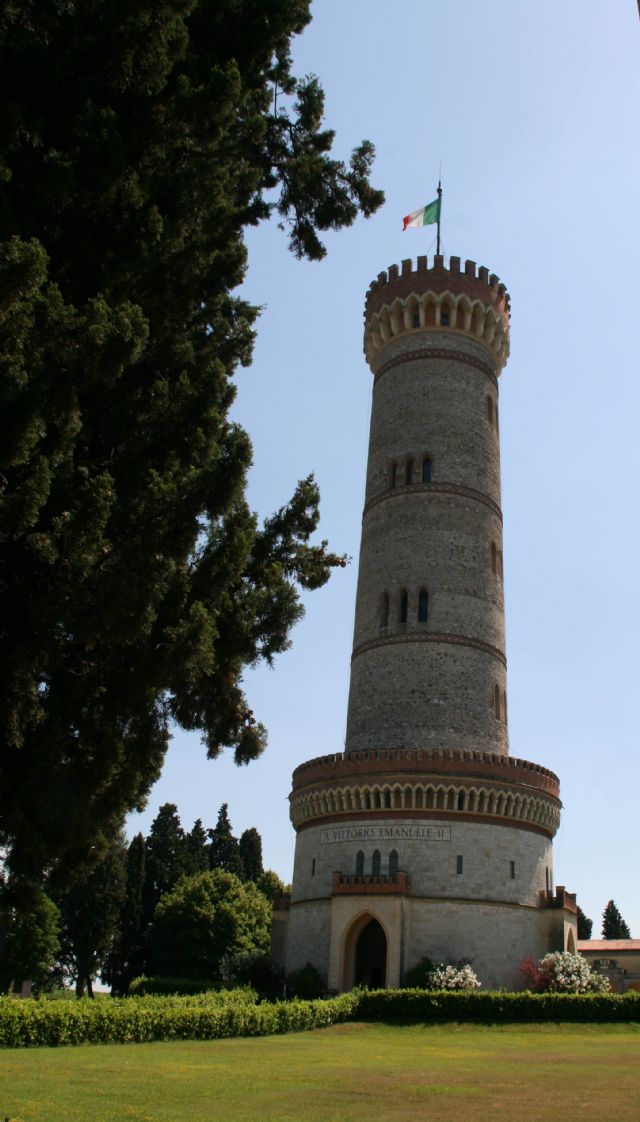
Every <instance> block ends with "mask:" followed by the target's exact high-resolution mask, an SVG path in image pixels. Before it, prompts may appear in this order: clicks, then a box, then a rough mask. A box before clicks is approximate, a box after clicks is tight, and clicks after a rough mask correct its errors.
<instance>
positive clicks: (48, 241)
mask: <svg viewBox="0 0 640 1122" xmlns="http://www.w3.org/2000/svg"><path fill="white" fill-rule="evenodd" d="M309 18H310V15H309V0H260V3H259V4H256V3H255V0H165V2H163V3H162V4H157V3H155V4H154V3H152V4H149V3H147V2H146V0H129V2H128V3H127V4H126V5H124V6H123V5H117V4H115V5H114V4H108V3H106V0H88V2H86V3H83V4H79V3H77V0H50V2H49V3H46V4H33V3H25V4H8V5H5V6H4V8H3V11H2V15H1V16H0V51H1V52H2V67H1V68H0V239H1V240H0V449H1V453H0V484H1V485H2V489H3V492H2V501H1V505H0V650H1V654H2V660H3V661H2V685H3V689H2V697H1V699H0V749H1V750H0V761H1V765H0V843H1V844H2V845H3V846H4V847H5V848H6V851H7V862H8V866H7V867H8V869H9V872H10V878H11V888H12V890H13V891H14V893H15V894H16V899H19V895H18V893H19V892H20V891H21V892H23V893H27V890H28V888H29V885H31V884H33V883H38V882H41V880H42V878H43V875H44V872H45V870H46V871H47V872H48V873H49V875H50V879H51V883H52V884H53V885H54V886H57V888H58V889H64V888H66V887H67V885H68V884H69V883H70V879H71V878H72V877H73V876H74V875H78V874H79V873H80V872H81V871H82V869H83V867H86V866H87V865H89V864H91V863H92V862H94V861H95V860H97V859H99V858H100V857H101V856H102V855H104V853H105V852H106V849H107V847H108V844H109V839H110V838H111V837H113V835H114V833H115V832H116V830H117V829H118V828H119V827H120V825H121V823H122V820H123V816H124V814H125V812H126V811H127V810H130V809H132V808H134V807H140V806H141V805H142V804H143V802H144V798H145V796H146V794H147V792H148V790H149V788H150V786H151V784H152V783H153V782H154V780H155V779H156V778H157V777H158V774H159V772H160V768H161V765H162V761H163V758H164V754H165V751H166V747H167V742H168V738H169V729H170V723H171V721H175V722H177V723H178V724H179V725H180V726H181V727H183V728H185V729H192V730H198V731H199V732H200V733H201V735H202V738H203V740H204V742H205V744H206V749H207V752H208V755H209V756H210V757H212V758H213V757H215V756H217V755H218V754H219V752H220V751H221V750H222V749H223V748H225V747H226V746H228V747H230V748H231V749H232V750H233V752H234V754H235V759H236V761H237V762H238V763H240V764H244V763H247V762H249V761H250V760H252V759H254V758H255V757H256V756H258V755H259V754H260V752H261V751H262V750H263V748H264V745H265V742H266V730H265V729H264V727H263V726H262V725H261V723H260V722H259V720H258V719H257V718H256V717H254V715H253V713H252V712H251V710H250V708H249V706H248V704H247V701H246V699H245V697H244V695H243V692H242V686H241V675H242V671H243V668H244V667H245V666H247V665H249V664H254V663H255V662H256V661H258V660H260V659H265V660H267V661H268V662H271V661H272V660H273V658H274V656H275V655H277V654H278V653H279V652H281V651H284V650H286V648H287V646H288V645H289V633H290V630H291V627H292V625H293V624H294V623H295V622H296V620H297V619H299V617H300V615H301V612H302V608H301V604H300V600H299V595H298V591H299V588H300V587H303V588H317V587H318V586H320V585H322V584H323V583H324V582H325V581H326V580H327V578H328V576H329V574H330V571H331V569H332V567H333V566H335V565H339V564H343V563H344V560H343V559H342V558H340V557H338V556H336V555H335V554H333V553H330V552H328V550H327V548H326V543H321V544H311V542H310V537H311V535H312V534H313V532H314V530H315V529H316V526H317V523H318V489H317V487H316V485H315V483H314V481H313V479H312V478H311V477H309V478H307V479H305V480H304V481H302V482H301V483H300V484H299V486H298V488H297V489H296V491H295V493H294V495H293V496H292V498H291V499H290V501H289V502H287V503H285V504H284V505H283V506H282V507H281V508H280V509H279V510H278V511H277V512H276V514H275V515H274V516H273V517H272V518H269V519H267V521H266V522H265V523H264V525H262V526H260V525H258V522H257V520H256V518H255V516H254V515H253V514H252V512H251V511H250V510H249V508H248V506H247V503H246V501H245V481H246V472H247V468H248V466H249V464H250V462H251V446H250V442H249V439H248V437H247V434H246V433H245V432H243V431H242V429H241V428H239V427H238V426H237V425H236V424H233V423H232V422H231V421H230V420H229V416H228V412H229V407H230V405H231V403H232V401H233V397H234V388H233V384H232V381H231V378H232V376H233V375H234V373H235V372H236V370H237V368H238V366H239V365H241V364H247V363H249V362H250V360H251V351H252V344H253V337H254V324H255V319H256V315H257V309H256V308H255V307H252V306H250V305H249V304H247V303H246V302H245V301H243V300H242V299H240V298H238V297H236V296H233V295H232V292H233V290H234V289H235V288H236V287H237V285H238V284H239V283H240V282H241V281H242V279H243V277H244V274H245V269H246V252H245V247H244V243H243V231H244V229H245V228H246V227H247V226H251V225H255V224H257V223H258V222H260V221H262V220H264V219H266V218H268V217H269V215H270V214H271V213H275V214H276V215H277V217H278V218H279V220H280V221H281V223H282V225H283V226H284V227H285V228H286V230H287V231H288V236H289V242H290V245H291V248H292V250H293V252H294V253H295V254H297V255H298V256H306V257H309V258H312V259H318V258H321V257H322V256H323V254H324V248H323V246H322V244H321V241H320V239H319V233H321V232H322V231H325V230H334V229H338V228H340V227H344V226H348V225H350V224H351V223H352V222H353V221H354V219H355V217H356V215H357V214H358V213H359V212H361V213H363V214H364V215H369V214H371V213H372V212H373V211H374V210H376V208H377V207H378V206H379V205H380V203H381V201H382V195H381V194H380V193H379V192H377V191H375V190H374V189H373V188H372V187H371V186H370V184H369V179H368V176H369V171H370V166H371V160H372V155H373V152H372V148H371V146H370V145H369V144H368V143H363V144H361V145H360V146H359V147H358V148H357V149H356V150H355V151H354V152H353V154H352V156H351V160H350V162H349V163H348V164H345V163H342V162H341V161H339V160H336V159H334V158H333V157H332V155H331V147H332V143H333V139H334V137H333V133H332V132H331V131H330V130H326V129H323V128H322V115H323V94H322V90H321V88H320V86H319V84H318V82H317V80H316V79H315V78H311V79H307V80H304V81H301V82H298V81H297V80H296V79H295V77H294V76H293V75H292V74H291V69H290V56H289V46H290V40H291V37H292V36H293V35H295V34H298V33H299V32H301V31H302V30H303V28H304V27H305V26H306V24H307V23H308V21H309ZM274 90H277V92H278V101H277V111H275V109H274V101H275V99H274Z"/></svg>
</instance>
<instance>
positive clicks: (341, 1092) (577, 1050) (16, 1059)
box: [0, 1024, 640, 1122]
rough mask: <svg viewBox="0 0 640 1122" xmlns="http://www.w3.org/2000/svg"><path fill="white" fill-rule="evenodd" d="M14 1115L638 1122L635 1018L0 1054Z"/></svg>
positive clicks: (186, 1120) (82, 1121) (2, 1109)
mask: <svg viewBox="0 0 640 1122" xmlns="http://www.w3.org/2000/svg"><path fill="white" fill-rule="evenodd" d="M0 1079H1V1083H0V1119H2V1120H4V1119H5V1118H6V1117H8V1118H10V1119H11V1120H12V1122H14V1120H19V1122H57V1120H58V1119H64V1122H123V1120H127V1122H165V1120H166V1122H169V1119H170V1120H171V1122H217V1120H220V1122H365V1120H366V1122H371V1119H372V1118H374V1119H376V1122H408V1120H411V1122H445V1120H446V1122H487V1119H490V1118H496V1119H500V1120H501V1122H556V1120H557V1119H558V1117H572V1118H579V1119H580V1122H604V1120H605V1119H611V1120H612V1122H638V1119H639V1118H640V1025H548V1024H546V1025H517V1026H507V1027H495V1026H494V1027H484V1026H479V1025H436V1026H431V1027H425V1026H422V1025H419V1026H417V1025H410V1026H391V1025H370V1024H345V1025H336V1026H334V1027H333V1028H329V1029H319V1030H316V1031H313V1032H306V1033H296V1034H291V1035H288V1036H270V1037H263V1038H259V1039H247V1038H243V1039H237V1038H236V1039H233V1040H216V1041H191V1042H190V1041H185V1042H180V1043H175V1044H173V1043H161V1044H133V1045H94V1046H89V1045H85V1046H82V1047H79V1048H60V1049H55V1048H38V1049H33V1050H28V1049H20V1050H16V1051H4V1052H2V1053H0Z"/></svg>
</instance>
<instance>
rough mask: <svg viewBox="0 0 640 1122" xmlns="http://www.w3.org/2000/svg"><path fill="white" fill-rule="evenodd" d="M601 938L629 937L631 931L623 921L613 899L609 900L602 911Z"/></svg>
mask: <svg viewBox="0 0 640 1122" xmlns="http://www.w3.org/2000/svg"><path fill="white" fill-rule="evenodd" d="M602 938H603V939H630V938H631V931H630V929H629V925H628V924H627V923H625V921H624V920H623V918H622V916H621V915H620V912H619V911H618V908H617V907H616V905H615V903H614V902H613V900H609V903H608V904H607V906H606V908H605V909H604V912H603V913H602Z"/></svg>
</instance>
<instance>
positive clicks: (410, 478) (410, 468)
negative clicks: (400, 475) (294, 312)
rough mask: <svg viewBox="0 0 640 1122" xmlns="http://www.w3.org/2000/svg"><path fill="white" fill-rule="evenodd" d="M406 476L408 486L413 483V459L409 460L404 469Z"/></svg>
mask: <svg viewBox="0 0 640 1122" xmlns="http://www.w3.org/2000/svg"><path fill="white" fill-rule="evenodd" d="M404 478H405V483H406V484H407V486H408V485H409V484H410V483H413V460H407V466H406V467H405V469H404Z"/></svg>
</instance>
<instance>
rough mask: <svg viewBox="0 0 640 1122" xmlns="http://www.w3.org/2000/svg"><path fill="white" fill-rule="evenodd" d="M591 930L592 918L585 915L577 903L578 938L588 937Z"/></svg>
mask: <svg viewBox="0 0 640 1122" xmlns="http://www.w3.org/2000/svg"><path fill="white" fill-rule="evenodd" d="M592 930H593V920H592V919H589V916H586V915H585V914H584V912H583V910H582V908H581V907H580V905H579V904H578V938H579V939H590V938H591V932H592Z"/></svg>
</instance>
